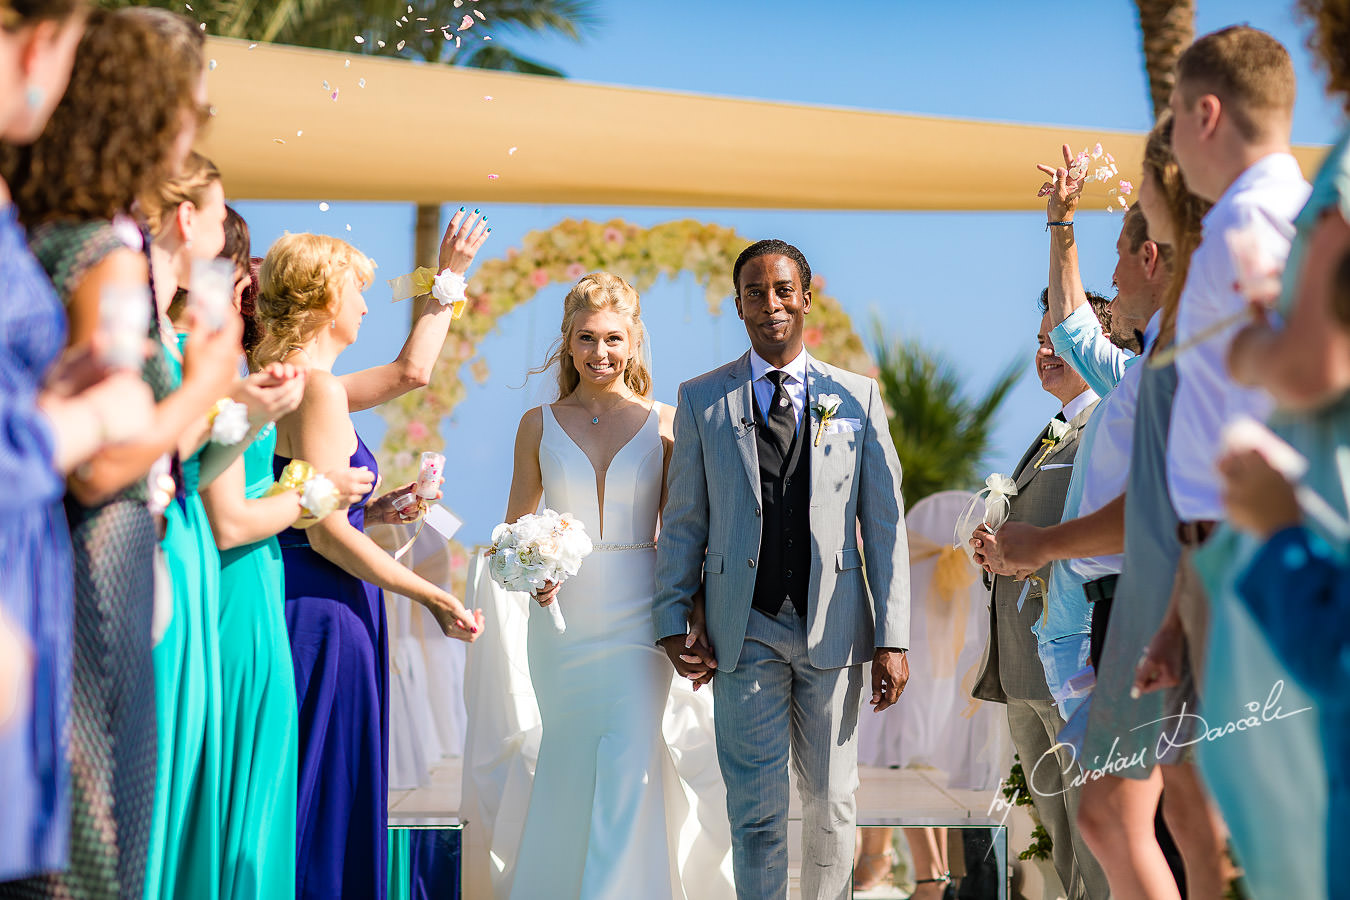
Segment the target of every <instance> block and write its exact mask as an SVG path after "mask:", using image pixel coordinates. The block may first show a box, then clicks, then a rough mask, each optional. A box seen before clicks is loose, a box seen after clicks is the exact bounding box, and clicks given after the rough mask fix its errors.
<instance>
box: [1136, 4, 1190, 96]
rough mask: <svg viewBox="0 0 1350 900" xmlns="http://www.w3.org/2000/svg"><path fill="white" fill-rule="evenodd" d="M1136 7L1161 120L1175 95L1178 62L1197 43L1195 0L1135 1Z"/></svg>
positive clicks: (1150, 93)
mask: <svg viewBox="0 0 1350 900" xmlns="http://www.w3.org/2000/svg"><path fill="white" fill-rule="evenodd" d="M1134 5H1135V9H1136V10H1137V11H1138V13H1139V30H1140V31H1142V32H1143V35H1144V71H1145V72H1146V73H1147V74H1148V90H1149V96H1150V97H1151V98H1152V100H1153V115H1154V117H1157V116H1158V115H1160V114H1161V113H1162V111H1163V109H1164V108H1166V106H1167V101H1168V98H1170V97H1171V96H1172V88H1173V86H1174V85H1175V84H1176V65H1177V59H1179V58H1180V57H1181V53H1182V51H1183V50H1185V49H1186V48H1187V47H1188V46H1190V43H1191V41H1193V40H1195V0H1135V4H1134Z"/></svg>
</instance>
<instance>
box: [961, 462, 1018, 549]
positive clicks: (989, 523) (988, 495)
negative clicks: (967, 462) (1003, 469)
mask: <svg viewBox="0 0 1350 900" xmlns="http://www.w3.org/2000/svg"><path fill="white" fill-rule="evenodd" d="M984 484H985V486H984V487H983V488H981V489H980V492H979V493H978V494H976V495H975V496H974V497H971V498H970V502H969V503H967V504H966V508H965V509H964V510H962V512H961V517H960V518H958V519H957V520H956V532H955V534H954V535H953V540H954V541H955V544H954V546H957V547H960V548H961V549H963V550H965V551H966V555H967V556H969V557H970V558H971V559H972V561H973V560H974V558H975V551H974V549H973V548H972V547H971V546H970V539H971V537H972V536H973V535H974V534H975V529H976V528H979V527H980V526H981V525H983V526H985V527H986V528H988V529H989V531H990V533H991V534H997V533H998V530H999V529H1000V528H1002V527H1003V523H1004V522H1007V521H1008V516H1009V515H1011V513H1012V507H1011V505H1010V504H1009V502H1008V498H1009V497H1015V496H1017V482H1015V481H1013V480H1012V479H1011V478H1009V477H1008V476H1007V475H1000V474H999V473H997V472H995V473H993V474H992V475H990V476H989V477H988V478H986V479H985V480H984Z"/></svg>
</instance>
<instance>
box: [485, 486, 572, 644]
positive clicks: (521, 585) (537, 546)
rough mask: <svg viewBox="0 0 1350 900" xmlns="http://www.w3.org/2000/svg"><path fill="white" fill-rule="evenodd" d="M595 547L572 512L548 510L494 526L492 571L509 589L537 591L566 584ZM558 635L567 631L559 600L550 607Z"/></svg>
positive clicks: (497, 579)
mask: <svg viewBox="0 0 1350 900" xmlns="http://www.w3.org/2000/svg"><path fill="white" fill-rule="evenodd" d="M592 549H593V546H592V544H591V539H590V538H589V537H588V536H587V535H586V528H585V526H583V525H582V524H581V522H579V521H577V520H576V519H574V518H573V517H572V515H571V514H570V513H556V512H554V511H553V510H551V509H546V510H544V511H543V512H541V513H538V514H531V515H528V516H521V517H520V518H519V519H517V520H516V522H515V523H514V524H506V523H503V524H501V525H498V526H497V527H496V528H494V529H492V546H491V547H490V548H488V551H487V556H488V574H490V575H491V576H492V580H493V581H495V582H497V583H498V584H500V585H501V586H502V587H504V588H506V589H507V590H508V591H526V592H530V593H533V592H534V591H536V590H538V589H539V588H541V587H543V586H544V585H545V584H547V583H550V582H552V583H554V584H562V583H563V582H564V581H566V580H567V579H568V578H571V577H572V576H573V575H575V574H577V572H579V571H580V570H581V561H582V560H583V559H585V558H586V557H587V555H589V554H590V552H591V550H592ZM546 608H547V609H548V612H549V615H550V616H552V617H553V627H554V629H556V630H557V632H558V634H562V633H563V632H565V631H566V630H567V623H566V622H565V621H564V620H563V615H562V610H561V609H559V608H558V602H557V601H556V600H555V601H554V602H553V603H551V604H550V605H549V606H548V607H546Z"/></svg>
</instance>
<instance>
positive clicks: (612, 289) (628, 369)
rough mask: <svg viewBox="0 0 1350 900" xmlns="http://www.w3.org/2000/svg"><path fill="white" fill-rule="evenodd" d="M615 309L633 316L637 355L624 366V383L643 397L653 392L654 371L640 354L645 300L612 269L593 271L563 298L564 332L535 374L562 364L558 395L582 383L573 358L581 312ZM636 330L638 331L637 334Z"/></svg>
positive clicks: (631, 330) (632, 338) (631, 331)
mask: <svg viewBox="0 0 1350 900" xmlns="http://www.w3.org/2000/svg"><path fill="white" fill-rule="evenodd" d="M605 309H609V310H613V311H614V312H616V313H618V314H619V315H621V316H626V317H627V318H628V320H629V323H630V324H629V326H628V335H629V344H630V346H631V347H632V349H633V354H634V355H633V356H630V357H629V358H628V361H627V362H626V363H624V367H623V383H624V384H625V385H627V386H628V389H629V390H630V391H632V392H633V393H635V394H637V395H638V396H640V397H650V396H651V393H652V373H651V372H649V371H647V366H646V365H645V364H644V363H643V362H642V358H641V357H640V356H638V355H637V350H638V349H639V347H640V342H641V340H642V334H643V333H644V331H643V329H642V303H641V302H640V301H639V299H638V292H637V291H636V290H634V288H633V286H632V285H631V284H629V283H628V282H626V281H624V280H623V279H622V278H620V277H619V276H618V275H611V274H610V273H609V272H592V273H591V274H589V275H585V276H582V279H581V280H580V281H578V282H577V283H576V286H575V287H573V288H572V290H570V291H568V292H567V296H566V297H564V298H563V317H562V334H561V335H560V336H559V338H558V340H557V342H556V343H555V344H554V345H553V350H552V352H550V353H549V357H548V360H547V361H545V363H544V364H543V365H542V366H540V367H539V368H537V369H534V370H533V371H532V373H531V374H538V373H539V372H544V371H547V370H548V368H549V366H552V365H553V364H554V363H557V364H558V399H559V400H561V399H562V398H563V397H566V396H567V395H568V394H570V393H572V392H573V391H575V390H576V389H577V385H579V384H580V383H581V374H580V373H579V372H577V367H576V364H575V363H574V362H573V361H572V346H571V344H572V325H573V323H574V322H575V321H576V317H577V313H581V312H599V311H600V310H605ZM634 331H636V332H637V334H634Z"/></svg>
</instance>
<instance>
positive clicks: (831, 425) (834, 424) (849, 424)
mask: <svg viewBox="0 0 1350 900" xmlns="http://www.w3.org/2000/svg"><path fill="white" fill-rule="evenodd" d="M854 431H862V422H861V421H860V420H859V419H831V420H830V421H828V422H826V423H825V433H826V434H850V433H852V432H854Z"/></svg>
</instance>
